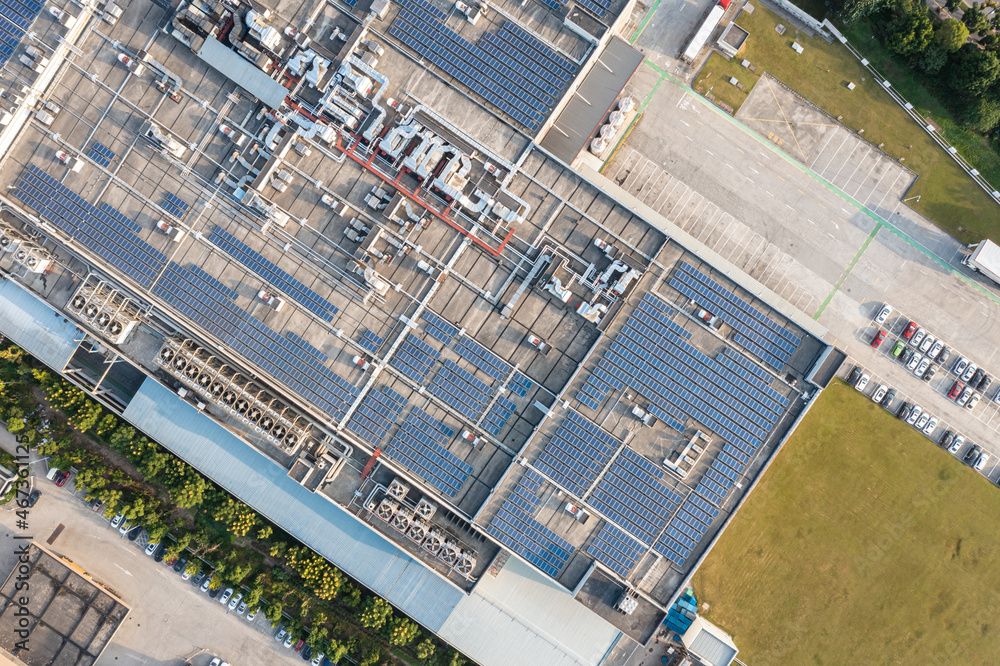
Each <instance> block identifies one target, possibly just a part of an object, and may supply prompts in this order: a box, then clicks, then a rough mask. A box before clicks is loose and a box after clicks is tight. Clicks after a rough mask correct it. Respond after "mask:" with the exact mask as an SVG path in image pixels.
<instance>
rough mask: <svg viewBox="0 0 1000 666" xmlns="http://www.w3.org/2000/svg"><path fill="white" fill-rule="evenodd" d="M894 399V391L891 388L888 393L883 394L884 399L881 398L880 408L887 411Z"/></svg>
mask: <svg viewBox="0 0 1000 666" xmlns="http://www.w3.org/2000/svg"><path fill="white" fill-rule="evenodd" d="M895 399H896V389H894V388H891V389H889V392H888V393H886V394H885V397H884V398H882V406H883V407H885V408H886V409H889V407H890V406H891V405H892V401H893V400H895Z"/></svg>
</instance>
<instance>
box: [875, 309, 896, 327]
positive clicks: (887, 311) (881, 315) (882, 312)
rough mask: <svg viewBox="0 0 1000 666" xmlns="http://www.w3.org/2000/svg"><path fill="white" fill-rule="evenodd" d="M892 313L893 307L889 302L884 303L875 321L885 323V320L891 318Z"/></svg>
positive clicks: (879, 323) (880, 323)
mask: <svg viewBox="0 0 1000 666" xmlns="http://www.w3.org/2000/svg"><path fill="white" fill-rule="evenodd" d="M891 314H892V308H891V307H889V305H888V304H886V305H883V306H882V308H881V309H880V310H879V311H878V313H876V315H875V323H876V324H878V325H879V326H881V325H882V324H884V323H885V320H886V319H888V318H889V315H891Z"/></svg>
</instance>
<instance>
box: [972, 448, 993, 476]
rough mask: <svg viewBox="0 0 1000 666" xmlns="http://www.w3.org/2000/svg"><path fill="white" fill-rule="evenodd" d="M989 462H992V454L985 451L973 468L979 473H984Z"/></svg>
mask: <svg viewBox="0 0 1000 666" xmlns="http://www.w3.org/2000/svg"><path fill="white" fill-rule="evenodd" d="M989 460H990V454H988V453H986V452H985V451H983V452H982V453H980V454H979V457H978V458H977V459H976V464H975V465H973V466H972V468H973V469H975V470H976V471H977V472H982V471H983V468H984V467H986V463H988V462H989Z"/></svg>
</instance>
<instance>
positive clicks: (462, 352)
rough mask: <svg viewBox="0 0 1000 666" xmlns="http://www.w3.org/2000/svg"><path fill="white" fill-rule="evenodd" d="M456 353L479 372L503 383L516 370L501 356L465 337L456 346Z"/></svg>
mask: <svg viewBox="0 0 1000 666" xmlns="http://www.w3.org/2000/svg"><path fill="white" fill-rule="evenodd" d="M455 352H456V353H457V354H458V355H459V356H461V357H462V358H464V359H465V360H466V361H468V362H469V363H471V364H472V365H473V366H475V367H476V369H478V370H482V371H483V372H485V373H486V374H487V375H489V376H490V377H492V378H493V379H499V380H500V381H503V380H504V378H505V377H506V376H507V375H508V374H510V371H511V370H513V369H514V366H512V365H511V364H510V363H507V362H506V361H504V360H502V359H501V358H500V357H499V356H497V355H496V354H494V353H493V352H491V351H490V350H489V349H487V348H486V347H483V346H482V345H481V344H479V343H478V342H476V341H475V340H473V339H472V338H469V337H463V338H462V339H461V340H459V341H458V344H457V345H456V346H455Z"/></svg>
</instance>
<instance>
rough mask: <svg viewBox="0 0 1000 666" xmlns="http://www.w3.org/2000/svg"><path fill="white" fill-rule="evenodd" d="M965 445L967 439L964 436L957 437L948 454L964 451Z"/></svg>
mask: <svg viewBox="0 0 1000 666" xmlns="http://www.w3.org/2000/svg"><path fill="white" fill-rule="evenodd" d="M964 444H965V437H963V436H962V435H955V439H954V441H952V443H951V446H949V447H948V453H958V452H959V451H961V450H962V446H963V445H964Z"/></svg>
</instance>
